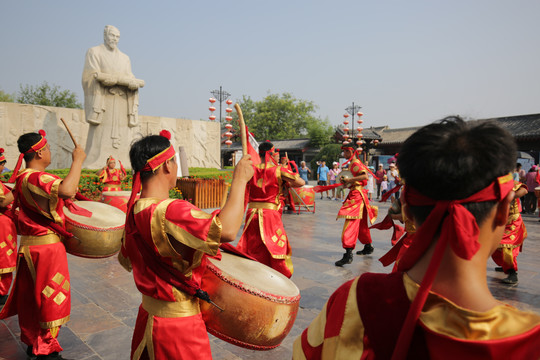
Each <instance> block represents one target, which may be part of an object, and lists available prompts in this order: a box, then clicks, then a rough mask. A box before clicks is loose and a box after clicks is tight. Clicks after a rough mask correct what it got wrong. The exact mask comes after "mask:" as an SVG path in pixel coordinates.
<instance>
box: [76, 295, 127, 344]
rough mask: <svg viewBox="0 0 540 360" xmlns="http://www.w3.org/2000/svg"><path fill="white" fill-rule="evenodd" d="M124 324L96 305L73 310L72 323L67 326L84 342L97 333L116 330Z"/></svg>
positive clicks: (91, 304)
mask: <svg viewBox="0 0 540 360" xmlns="http://www.w3.org/2000/svg"><path fill="white" fill-rule="evenodd" d="M122 325H123V324H122V323H121V322H120V321H119V320H117V319H115V318H114V317H113V316H112V314H110V313H109V312H107V311H105V310H104V309H103V308H100V307H99V306H98V305H97V304H95V303H90V304H86V305H80V306H77V307H72V308H71V321H70V322H69V323H68V324H67V326H68V327H69V328H70V329H71V330H72V331H73V332H74V333H75V334H77V336H78V337H79V338H81V339H82V340H86V338H87V337H88V336H89V335H91V334H93V333H96V332H100V331H103V330H107V329H112V328H116V327H119V326H122Z"/></svg>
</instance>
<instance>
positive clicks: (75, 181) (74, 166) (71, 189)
mask: <svg viewBox="0 0 540 360" xmlns="http://www.w3.org/2000/svg"><path fill="white" fill-rule="evenodd" d="M72 158H73V162H72V163H71V168H70V169H69V173H68V174H67V176H66V177H65V178H64V180H62V182H61V183H60V186H59V187H58V196H60V197H61V198H64V199H69V198H71V197H73V196H75V194H76V193H77V190H78V189H79V179H80V177H81V170H82V164H83V161H84V159H86V154H85V153H84V150H83V148H82V147H81V146H80V145H77V146H76V147H75V149H73V153H72Z"/></svg>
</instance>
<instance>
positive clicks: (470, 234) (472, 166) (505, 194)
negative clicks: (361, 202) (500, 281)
mask: <svg viewBox="0 0 540 360" xmlns="http://www.w3.org/2000/svg"><path fill="white" fill-rule="evenodd" d="M515 151H516V145H515V142H514V139H513V138H512V136H511V135H510V134H509V133H508V132H507V131H505V130H503V129H502V128H500V127H499V126H498V125H497V124H494V123H488V122H482V123H476V122H474V123H466V122H464V121H463V120H461V119H460V118H447V119H445V120H444V121H442V122H440V123H435V124H431V125H428V126H425V127H423V128H421V129H420V130H418V131H417V132H416V133H414V134H413V135H411V136H410V137H409V138H408V139H407V140H406V141H405V143H404V144H403V146H402V148H401V151H400V153H399V159H398V165H399V168H400V171H401V175H402V177H403V178H404V179H405V184H406V185H405V188H404V191H405V194H403V200H404V202H405V204H407V207H406V208H405V211H406V212H407V216H408V217H410V218H411V219H413V221H414V223H415V225H416V228H417V231H416V234H415V235H414V239H413V241H412V242H411V244H410V247H409V249H408V250H407V251H406V252H405V254H403V256H402V257H401V258H400V259H399V260H398V272H394V273H391V274H374V273H365V274H363V275H361V276H360V277H357V278H355V279H353V280H351V281H348V282H347V283H345V284H344V285H342V286H341V287H340V288H339V289H338V290H337V291H336V292H335V293H334V294H333V295H332V296H331V297H330V299H329V301H328V302H327V303H326V305H325V306H324V308H323V310H322V312H321V313H320V314H319V315H318V316H317V317H316V318H315V320H314V321H313V322H312V323H311V325H309V327H308V328H307V329H306V330H305V331H304V332H303V334H302V335H301V336H300V337H299V338H297V339H296V341H295V343H294V347H293V348H294V350H293V358H294V359H306V358H307V359H390V358H392V359H394V360H397V359H406V358H407V359H429V358H433V359H452V360H455V359H460V360H468V359H505V360H506V359H508V356H509V354H511V357H512V358H515V359H538V358H540V347H539V346H538V344H540V315H538V314H535V313H530V312H524V311H520V310H518V309H516V308H513V307H511V306H509V305H507V304H504V303H501V302H500V301H498V300H496V299H495V298H494V297H493V296H492V294H491V293H490V291H489V288H488V286H487V276H486V267H487V261H488V259H489V257H490V256H491V254H492V253H493V252H494V251H495V249H496V248H497V246H498V244H499V242H500V239H501V237H502V235H503V232H504V229H505V225H506V222H507V219H508V207H509V204H510V203H511V201H512V199H513V198H514V192H513V191H512V187H513V186H514V183H513V180H512V175H511V174H510V172H511V171H512V169H513V167H514V163H515Z"/></svg>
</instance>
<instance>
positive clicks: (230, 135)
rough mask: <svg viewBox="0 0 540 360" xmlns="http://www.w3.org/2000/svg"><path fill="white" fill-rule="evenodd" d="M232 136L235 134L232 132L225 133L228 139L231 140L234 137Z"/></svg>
mask: <svg viewBox="0 0 540 360" xmlns="http://www.w3.org/2000/svg"><path fill="white" fill-rule="evenodd" d="M232 135H233V134H232V132H230V131H227V132H226V133H225V136H226V137H228V138H229V139H230V138H231V137H232Z"/></svg>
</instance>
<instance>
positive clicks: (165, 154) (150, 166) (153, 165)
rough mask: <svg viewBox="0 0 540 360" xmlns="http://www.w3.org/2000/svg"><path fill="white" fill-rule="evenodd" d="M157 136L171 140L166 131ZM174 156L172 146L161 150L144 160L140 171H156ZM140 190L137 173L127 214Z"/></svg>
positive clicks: (139, 180) (139, 173)
mask: <svg viewBox="0 0 540 360" xmlns="http://www.w3.org/2000/svg"><path fill="white" fill-rule="evenodd" d="M159 135H161V136H163V137H164V138H166V139H167V140H171V133H170V132H168V131H167V130H161V132H160V133H159ZM175 155H176V152H175V151H174V147H173V146H172V145H169V147H168V148H166V149H165V150H163V151H162V152H160V153H158V154H156V155H154V156H152V157H151V158H150V159H148V160H146V165H144V167H143V168H142V169H141V171H152V172H154V171H156V170H157V169H158V168H159V167H160V166H161V165H163V164H164V163H165V162H166V161H167V160H170V159H172V158H173V157H174V156H175ZM140 189H141V172H140V171H137V172H136V173H135V174H134V175H133V183H132V186H131V196H130V197H129V201H128V203H127V208H128V213H129V209H131V207H132V206H133V203H134V202H135V197H136V196H137V193H138V192H139V190H140Z"/></svg>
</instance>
